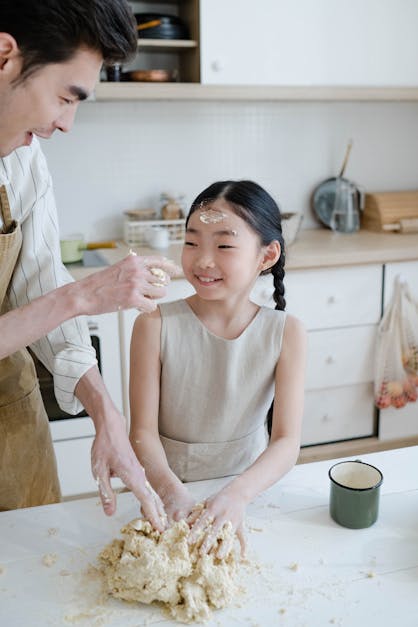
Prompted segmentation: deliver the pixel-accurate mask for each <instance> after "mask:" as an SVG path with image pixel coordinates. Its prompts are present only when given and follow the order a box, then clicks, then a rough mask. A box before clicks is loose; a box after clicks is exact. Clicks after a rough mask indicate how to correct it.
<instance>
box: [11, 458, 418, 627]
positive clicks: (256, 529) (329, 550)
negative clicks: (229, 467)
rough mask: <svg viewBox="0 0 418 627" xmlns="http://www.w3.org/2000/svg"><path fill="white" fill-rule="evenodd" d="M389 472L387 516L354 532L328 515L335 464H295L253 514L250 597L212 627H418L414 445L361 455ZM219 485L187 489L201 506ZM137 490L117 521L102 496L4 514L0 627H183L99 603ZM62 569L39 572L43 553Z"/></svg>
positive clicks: (156, 614) (154, 612)
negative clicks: (97, 572) (107, 565)
mask: <svg viewBox="0 0 418 627" xmlns="http://www.w3.org/2000/svg"><path fill="white" fill-rule="evenodd" d="M361 459H362V460H363V461H367V462H370V463H372V464H375V465H376V466H378V467H379V468H380V470H381V471H382V472H383V475H384V482H383V485H382V491H381V502H380V514H379V518H378V520H377V522H376V523H375V525H373V526H372V527H370V528H369V529H361V530H351V529H345V528H344V527H340V526H339V525H337V524H336V523H334V522H333V521H332V520H331V518H330V517H329V513H328V496H329V479H328V474H327V473H328V469H329V468H330V466H331V465H332V464H333V463H335V461H336V460H333V461H323V462H316V463H312V464H303V465H298V466H295V467H294V468H293V470H292V471H291V472H290V473H289V474H288V475H287V476H286V477H284V478H283V479H282V480H281V481H280V482H279V483H278V484H277V485H276V486H274V487H273V488H271V489H270V490H269V491H267V492H266V493H264V494H263V495H261V496H260V497H258V498H257V499H256V500H255V502H254V503H253V504H251V506H250V507H249V510H248V518H247V527H248V534H247V537H248V546H249V548H248V554H249V557H252V558H255V559H256V560H257V562H258V563H259V564H261V569H260V570H259V571H255V572H254V571H252V573H248V572H247V573H246V574H245V573H244V574H243V576H242V577H243V582H244V585H245V586H246V587H247V592H246V594H245V595H243V596H242V597H241V598H238V599H237V605H236V607H231V608H229V609H227V610H221V611H217V612H215V613H214V615H213V619H212V620H211V621H209V622H208V623H206V625H208V626H210V627H214V626H215V625H216V626H219V625H222V626H224V625H225V626H234V627H235V626H237V625H238V626H239V625H242V626H246V627H270V626H281V625H283V626H285V627H326V626H327V625H338V626H340V627H363V626H366V625H367V627H374V626H376V627H393V625H400V626H401V627H416V626H417V625H418V593H417V584H418V447H410V448H404V449H398V450H391V451H385V452H379V453H373V454H369V455H363V456H361ZM219 483H220V482H216V481H204V482H199V483H194V484H189V485H190V487H191V489H192V491H193V493H194V494H195V495H196V497H197V498H202V497H204V496H206V495H207V494H210V493H212V492H213V490H214V487H215V486H217V485H219ZM137 514H138V509H137V504H136V502H135V500H134V498H133V496H132V494H130V493H124V494H121V495H119V499H118V512H117V514H116V515H115V516H114V517H113V518H111V519H109V518H106V517H105V516H104V514H103V513H102V510H101V507H100V506H99V504H98V500H97V499H96V498H90V499H83V500H78V501H70V502H67V503H62V504H59V505H49V506H45V507H37V508H32V509H24V510H17V511H12V512H2V513H0V624H1V625H5V626H6V625H7V627H12V626H25V627H38V626H39V627H41V626H42V627H45V626H58V625H59V626H61V625H70V624H71V625H83V626H84V625H88V626H91V625H95V626H98V625H101V626H102V625H103V626H112V627H116V626H120V627H122V626H123V627H130V626H132V627H133V626H135V627H139V626H140V625H150V624H159V625H160V624H161V625H163V624H164V625H178V623H174V622H172V621H169V620H166V619H165V618H164V617H163V616H162V615H161V614H160V610H159V609H158V608H152V609H150V608H148V607H147V606H142V605H135V604H133V605H130V604H125V603H123V602H121V601H116V600H114V599H108V600H105V601H103V600H101V599H100V598H99V594H98V586H99V584H98V581H97V580H95V579H94V577H92V576H91V575H90V576H88V575H87V574H86V573H85V571H86V569H87V567H88V566H89V564H95V563H96V557H97V554H98V553H99V551H100V550H101V548H102V547H103V546H104V545H105V544H106V543H107V542H108V541H110V540H111V539H112V538H114V537H116V536H118V535H119V530H120V527H122V526H123V525H124V524H125V523H126V522H128V521H129V520H131V519H132V518H134V517H135V516H137ZM49 554H55V555H56V562H55V563H53V564H52V565H51V566H49V567H48V566H46V565H44V564H43V562H42V560H43V558H44V556H45V555H49Z"/></svg>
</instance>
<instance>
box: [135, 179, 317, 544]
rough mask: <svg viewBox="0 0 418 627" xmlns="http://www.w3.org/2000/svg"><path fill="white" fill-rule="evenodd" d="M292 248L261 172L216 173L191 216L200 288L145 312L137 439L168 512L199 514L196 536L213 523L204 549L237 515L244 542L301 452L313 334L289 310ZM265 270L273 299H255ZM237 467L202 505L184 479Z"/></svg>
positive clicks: (191, 517)
mask: <svg viewBox="0 0 418 627" xmlns="http://www.w3.org/2000/svg"><path fill="white" fill-rule="evenodd" d="M284 260H285V252H284V242H283V237H282V230H281V216H280V211H279V208H278V206H277V204H276V203H275V201H274V200H273V198H272V197H271V196H270V195H269V194H268V193H267V192H266V191H265V190H264V189H263V188H261V187H260V186H259V185H257V184H256V183H253V182H251V181H223V182H218V183H214V184H213V185H210V187H208V188H207V189H205V190H204V191H203V192H202V193H201V194H199V196H198V197H197V198H196V200H195V201H194V203H193V205H192V207H191V209H190V212H189V215H188V217H187V220H186V237H185V243H184V247H183V253H182V266H183V271H184V275H185V277H186V278H187V279H188V281H190V283H191V284H192V285H193V287H194V289H195V291H196V293H195V294H193V296H191V297H189V298H187V299H186V300H179V301H175V302H171V303H164V304H160V305H159V309H158V310H157V311H155V312H153V313H151V314H143V315H141V316H139V317H138V318H137V320H136V322H135V326H134V330H133V335H132V341H131V378H130V402H131V430H130V438H131V442H132V446H133V448H134V450H135V452H136V454H137V456H138V459H139V461H140V462H141V464H143V466H144V468H145V471H146V475H147V477H148V479H149V481H150V482H151V484H152V486H153V488H154V489H155V490H156V492H157V493H158V494H159V496H160V497H161V499H162V501H163V503H164V506H165V508H166V512H167V515H168V516H169V518H171V519H174V520H179V519H180V518H183V517H185V518H187V520H188V522H189V523H190V524H192V525H193V527H192V532H191V538H190V541H191V542H193V541H194V540H195V539H197V537H198V535H199V534H200V533H201V531H202V530H203V529H206V528H208V529H210V532H209V531H207V530H206V531H207V532H205V539H204V542H203V544H202V549H201V550H202V552H204V551H208V550H209V549H210V548H211V547H212V545H213V544H214V538H215V537H216V535H217V532H218V531H219V529H220V528H221V527H222V526H223V525H224V524H225V523H226V522H227V521H230V522H231V523H232V526H233V528H234V529H235V530H236V532H237V535H238V537H239V539H240V542H241V547H242V549H244V538H243V534H242V523H243V518H244V514H245V508H246V505H247V504H248V503H249V502H250V501H251V500H253V499H254V497H255V496H256V495H257V494H259V493H260V492H262V491H263V490H265V489H267V488H268V487H269V486H271V485H272V484H273V483H275V482H276V481H277V480H278V479H280V478H281V477H282V476H283V475H284V474H285V473H286V472H288V470H290V468H291V467H292V466H293V465H294V464H295V462H296V459H297V456H298V452H299V446H300V431H301V420H302V413H303V396H304V392H303V390H304V370H305V352H306V335H305V331H304V329H303V327H302V325H301V323H300V322H299V321H298V320H297V319H296V318H294V317H292V316H289V315H286V314H285V312H284V309H285V299H284V285H283V277H284ZM266 273H271V274H272V275H273V283H274V300H275V302H276V309H275V310H274V309H270V308H268V307H259V306H258V305H256V304H255V303H253V302H252V301H251V300H250V292H251V290H252V288H253V286H254V283H255V281H256V279H257V277H258V276H259V275H260V274H266ZM144 355H146V356H147V358H146V359H144V358H143V356H144ZM273 400H274V403H273ZM272 403H273V406H272ZM269 409H270V419H271V437H270V440H269V439H268V431H267V421H268V415H269ZM229 475H235V477H232V478H231V481H230V482H229V483H227V484H226V485H225V487H223V488H222V489H221V490H220V491H219V492H218V493H217V494H215V495H213V496H212V497H210V498H208V499H207V500H206V501H205V508H204V509H203V511H200V512H197V511H196V510H194V511H193V512H192V509H193V507H194V506H195V501H194V499H193V497H192V496H191V494H190V493H189V491H188V490H187V487H186V486H185V485H184V482H187V481H196V480H200V479H213V478H216V477H225V476H229ZM225 550H226V549H225Z"/></svg>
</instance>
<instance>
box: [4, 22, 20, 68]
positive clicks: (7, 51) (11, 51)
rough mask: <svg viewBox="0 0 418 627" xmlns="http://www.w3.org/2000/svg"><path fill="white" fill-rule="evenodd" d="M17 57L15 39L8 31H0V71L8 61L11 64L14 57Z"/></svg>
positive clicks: (18, 54) (18, 52)
mask: <svg viewBox="0 0 418 627" xmlns="http://www.w3.org/2000/svg"><path fill="white" fill-rule="evenodd" d="M19 57H20V51H19V47H18V45H17V43H16V39H15V38H14V37H12V35H9V33H2V32H0V71H2V70H4V69H6V66H7V65H8V63H9V62H11V63H12V65H13V64H14V61H15V59H18V58H19ZM7 69H8V68H7Z"/></svg>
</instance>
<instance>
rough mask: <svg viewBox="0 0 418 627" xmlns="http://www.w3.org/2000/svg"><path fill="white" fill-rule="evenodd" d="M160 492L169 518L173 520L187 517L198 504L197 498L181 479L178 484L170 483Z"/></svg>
mask: <svg viewBox="0 0 418 627" xmlns="http://www.w3.org/2000/svg"><path fill="white" fill-rule="evenodd" d="M158 493H159V495H160V498H161V500H162V502H163V503H164V509H165V512H166V514H167V516H168V520H171V521H173V520H174V521H175V522H177V521H179V520H183V519H187V518H188V516H189V515H190V513H191V511H192V509H193V507H194V506H195V505H196V500H195V499H194V498H193V497H192V495H191V494H190V492H189V491H188V490H187V489H186V488H185V487H184V485H183V484H182V483H181V482H180V481H179V484H178V486H174V487H173V485H170V486H169V487H167V488H160V489H159V490H158Z"/></svg>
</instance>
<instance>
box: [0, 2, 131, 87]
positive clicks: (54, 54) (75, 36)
mask: <svg viewBox="0 0 418 627" xmlns="http://www.w3.org/2000/svg"><path fill="white" fill-rule="evenodd" d="M0 31H2V32H5V33H9V34H10V35H12V36H13V37H14V38H15V39H16V42H17V44H18V46H19V50H20V52H21V54H22V62H23V63H22V71H21V75H20V77H19V79H18V80H19V81H22V80H24V79H25V78H27V77H28V76H29V75H30V74H33V72H35V71H36V70H38V69H40V68H41V67H43V66H45V65H48V64H50V63H63V62H65V61H69V60H70V59H71V58H72V57H73V56H74V54H75V53H76V52H77V51H78V50H79V49H80V48H83V47H84V48H87V49H90V50H95V51H97V52H98V53H99V54H100V55H101V56H102V57H103V61H104V63H105V64H106V65H110V64H113V63H122V62H124V61H126V60H128V59H129V57H131V56H132V55H133V54H134V53H135V51H136V49H137V31H136V22H135V18H134V16H133V13H132V10H131V8H130V6H129V4H128V3H127V2H126V0H0Z"/></svg>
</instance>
